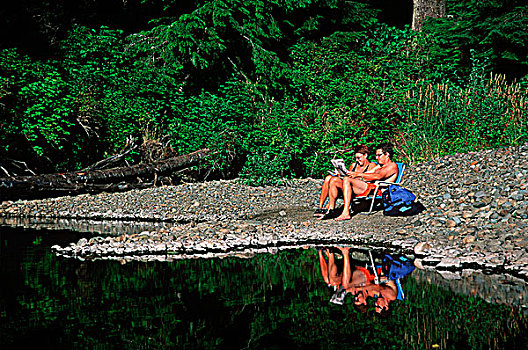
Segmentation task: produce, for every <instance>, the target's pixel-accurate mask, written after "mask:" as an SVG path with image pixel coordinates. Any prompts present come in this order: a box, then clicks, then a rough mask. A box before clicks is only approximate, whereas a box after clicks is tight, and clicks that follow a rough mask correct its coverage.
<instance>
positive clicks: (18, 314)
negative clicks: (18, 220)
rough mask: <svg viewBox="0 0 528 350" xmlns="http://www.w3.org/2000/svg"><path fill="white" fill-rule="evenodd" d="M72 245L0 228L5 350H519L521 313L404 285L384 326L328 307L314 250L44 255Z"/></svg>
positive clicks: (368, 310) (65, 238)
mask: <svg viewBox="0 0 528 350" xmlns="http://www.w3.org/2000/svg"><path fill="white" fill-rule="evenodd" d="M81 237H82V234H79V233H74V232H71V231H44V230H24V229H19V228H16V229H15V228H9V227H1V226H0V238H1V239H0V241H1V247H0V262H1V269H0V271H1V274H0V276H1V278H2V282H1V293H0V320H1V323H0V337H1V343H0V348H1V349H2V350H5V349H19V348H37V349H51V348H53V349H166V348H177V349H283V348H289V349H307V348H308V349H329V348H332V349H336V348H345V349H489V348H497V349H526V348H528V346H527V344H528V334H527V316H526V315H525V314H524V313H523V312H521V311H519V310H518V309H516V308H513V307H510V306H507V305H493V304H490V303H487V302H485V301H483V300H481V299H479V298H478V297H476V296H467V295H462V294H456V293H453V292H450V291H448V290H445V289H442V288H441V287H438V286H435V285H431V284H429V283H426V282H418V279H416V278H413V275H412V274H411V275H409V276H407V277H406V278H405V279H403V281H402V289H403V290H404V291H405V295H406V298H405V300H395V301H393V302H391V305H390V312H389V313H388V314H387V315H383V316H380V315H378V314H377V313H376V312H375V311H374V310H375V305H374V304H375V302H376V300H377V299H376V300H374V299H373V298H370V299H371V300H369V301H368V303H367V306H366V307H364V308H361V309H360V308H358V307H355V306H354V296H353V295H349V296H347V297H346V298H345V301H344V304H343V305H336V304H333V303H330V302H329V301H330V298H331V296H332V294H333V292H332V291H331V289H330V288H329V287H328V286H327V284H326V283H325V282H324V281H323V278H322V275H321V269H320V261H319V259H318V252H317V250H315V249H301V250H298V251H282V252H279V253H277V254H260V255H256V256H254V257H252V258H250V259H249V258H242V257H230V258H224V259H188V260H179V261H172V262H127V263H121V262H119V261H93V262H82V261H78V260H74V259H66V258H60V257H56V256H55V255H53V254H52V253H51V251H50V247H51V246H52V245H54V244H59V245H66V244H68V243H69V242H73V241H77V240H78V239H80V238H81ZM413 273H415V272H413Z"/></svg>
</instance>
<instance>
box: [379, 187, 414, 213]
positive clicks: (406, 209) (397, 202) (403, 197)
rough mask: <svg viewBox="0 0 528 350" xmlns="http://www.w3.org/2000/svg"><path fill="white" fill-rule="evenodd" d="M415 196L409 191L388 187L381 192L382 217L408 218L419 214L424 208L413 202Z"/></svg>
mask: <svg viewBox="0 0 528 350" xmlns="http://www.w3.org/2000/svg"><path fill="white" fill-rule="evenodd" d="M415 199H416V196H415V195H414V194H413V193H412V192H411V191H409V190H407V189H405V188H403V187H401V186H398V185H390V186H389V188H388V189H387V190H386V191H385V192H383V195H382V202H383V207H384V209H383V215H387V216H409V215H415V214H418V213H421V212H422V211H424V210H425V207H424V206H423V205H422V204H421V203H419V202H415V201H414V200H415Z"/></svg>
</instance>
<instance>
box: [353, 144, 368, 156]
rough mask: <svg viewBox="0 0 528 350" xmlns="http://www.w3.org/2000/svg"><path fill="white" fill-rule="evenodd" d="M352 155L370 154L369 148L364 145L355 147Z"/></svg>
mask: <svg viewBox="0 0 528 350" xmlns="http://www.w3.org/2000/svg"><path fill="white" fill-rule="evenodd" d="M354 153H361V154H367V155H368V154H370V148H369V147H368V146H365V145H357V146H356V147H354Z"/></svg>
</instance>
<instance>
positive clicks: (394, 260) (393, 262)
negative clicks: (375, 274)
mask: <svg viewBox="0 0 528 350" xmlns="http://www.w3.org/2000/svg"><path fill="white" fill-rule="evenodd" d="M382 269H383V271H384V272H385V274H386V275H387V278H388V279H390V280H397V279H400V278H403V277H405V276H407V275H408V274H410V273H411V272H413V271H414V263H413V262H412V261H411V260H409V259H407V258H406V257H404V256H398V257H393V256H391V255H389V254H385V256H384V257H383V264H382Z"/></svg>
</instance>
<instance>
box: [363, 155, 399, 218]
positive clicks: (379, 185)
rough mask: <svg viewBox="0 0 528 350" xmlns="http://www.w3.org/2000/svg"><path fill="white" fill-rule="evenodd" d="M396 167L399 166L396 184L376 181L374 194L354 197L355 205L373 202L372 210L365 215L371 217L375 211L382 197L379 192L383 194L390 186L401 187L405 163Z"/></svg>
mask: <svg viewBox="0 0 528 350" xmlns="http://www.w3.org/2000/svg"><path fill="white" fill-rule="evenodd" d="M396 165H398V177H397V178H396V180H395V181H394V182H391V181H383V180H379V181H374V183H375V184H376V189H375V190H374V192H372V191H371V194H369V195H367V196H360V197H354V199H353V203H357V202H361V201H369V200H370V201H371V203H370V209H369V211H368V213H365V214H367V215H370V214H371V213H372V209H374V203H375V202H376V200H378V201H379V200H381V196H380V195H378V192H379V190H381V191H382V192H383V191H385V190H386V189H387V188H388V187H389V185H399V184H400V183H401V180H402V178H403V173H404V172H405V167H406V165H405V164H404V163H396Z"/></svg>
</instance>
